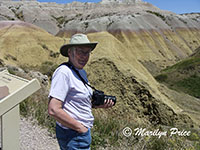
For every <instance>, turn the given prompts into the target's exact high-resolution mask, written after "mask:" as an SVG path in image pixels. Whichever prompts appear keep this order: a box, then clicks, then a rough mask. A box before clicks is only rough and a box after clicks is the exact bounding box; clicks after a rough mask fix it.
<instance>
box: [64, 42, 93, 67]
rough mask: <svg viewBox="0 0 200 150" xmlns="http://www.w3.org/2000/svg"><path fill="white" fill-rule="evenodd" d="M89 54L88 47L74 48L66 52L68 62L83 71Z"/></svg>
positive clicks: (89, 49)
mask: <svg viewBox="0 0 200 150" xmlns="http://www.w3.org/2000/svg"><path fill="white" fill-rule="evenodd" d="M90 52H91V48H90V47H84V46H79V47H75V50H69V51H68V56H69V60H70V62H71V63H72V64H73V65H74V66H75V67H76V68H77V69H83V67H84V66H85V65H86V64H87V62H88V60H89V57H90Z"/></svg>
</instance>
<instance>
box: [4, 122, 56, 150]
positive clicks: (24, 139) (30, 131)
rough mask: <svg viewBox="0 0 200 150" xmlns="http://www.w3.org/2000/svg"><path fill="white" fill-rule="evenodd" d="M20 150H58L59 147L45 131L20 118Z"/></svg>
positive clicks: (53, 138)
mask: <svg viewBox="0 0 200 150" xmlns="http://www.w3.org/2000/svg"><path fill="white" fill-rule="evenodd" d="M0 135H1V134H0ZM0 143H1V142H0ZM0 146H1V144H0ZM20 150H59V147H58V143H57V140H56V138H55V137H52V136H51V135H50V134H49V132H48V131H47V129H44V128H42V127H40V126H38V125H37V123H35V122H34V121H31V120H30V119H26V118H21V121H20Z"/></svg>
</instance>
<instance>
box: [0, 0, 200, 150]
mask: <svg viewBox="0 0 200 150" xmlns="http://www.w3.org/2000/svg"><path fill="white" fill-rule="evenodd" d="M0 4H1V10H0V16H1V20H23V22H22V21H0V65H2V66H3V65H8V64H11V65H15V66H18V67H22V66H26V67H29V69H32V68H34V67H37V66H40V65H41V64H42V63H45V62H48V61H49V62H53V63H54V64H57V65H59V64H60V63H61V62H63V61H66V58H64V57H62V56H61V55H60V54H59V48H60V46H62V45H63V44H64V43H68V42H69V37H70V36H71V34H73V33H77V32H83V33H86V34H88V37H89V39H90V40H91V41H98V43H99V44H98V45H97V47H96V49H95V50H94V51H93V52H92V54H91V58H90V61H89V63H88V65H87V66H86V70H87V73H88V78H89V80H90V82H91V84H92V85H94V86H95V87H96V88H98V89H100V90H104V91H105V92H106V93H107V94H112V95H116V96H117V104H116V106H115V107H114V108H113V109H111V110H106V111H102V110H94V114H95V116H96V117H97V118H98V117H99V118H100V117H102V116H103V117H105V118H104V119H105V120H106V121H109V119H110V118H116V119H118V120H120V122H123V123H124V124H125V123H126V122H129V124H132V125H134V124H136V122H137V124H139V125H146V126H152V125H163V126H169V127H185V128H187V129H193V128H195V129H196V128H199V126H198V125H199V122H200V118H199V116H200V112H199V110H198V107H199V106H200V101H199V99H196V98H193V97H191V96H188V95H186V94H184V93H178V92H175V91H171V90H169V89H167V88H166V87H165V86H164V85H161V84H159V83H158V82H157V81H156V80H155V79H154V77H153V75H154V74H157V73H158V72H159V71H160V69H161V68H165V67H166V66H169V65H172V64H174V63H176V62H177V61H179V60H182V59H183V58H186V57H188V56H189V55H191V54H192V53H193V52H194V50H195V49H196V48H197V47H199V45H200V36H199V35H200V24H199V22H200V20H199V16H200V15H199V14H185V15H176V14H174V13H172V12H167V11H162V10H160V9H158V8H156V7H154V6H152V5H151V4H148V3H143V2H141V1H138V2H137V3H132V4H129V5H127V4H116V3H99V4H91V3H77V2H74V3H71V4H66V5H58V4H53V3H50V4H47V3H43V4H42V3H38V2H30V3H28V2H0ZM31 6H34V7H31ZM30 7H31V8H30ZM111 8H115V9H111ZM102 10H104V11H102ZM37 11H40V12H41V13H37V14H35V12H37ZM61 14H62V15H61ZM24 21H25V22H24ZM48 32H50V33H53V34H54V35H55V34H56V35H57V36H54V35H52V34H50V33H48ZM50 64H52V63H50ZM44 86H46V85H44ZM47 87H48V86H47ZM43 90H44V89H43ZM42 93H48V92H47V91H46V92H42ZM183 101H184V102H183ZM187 102H190V104H192V106H191V105H185V104H186V103H187ZM182 104H184V106H183V105H182ZM193 106H195V107H193ZM191 109H193V111H189V110H191ZM45 113H46V112H45ZM194 114H195V115H194ZM46 115H47V114H46ZM122 127H123V126H120V128H122ZM113 132H114V131H113ZM182 144H184V142H182ZM186 145H187V144H186ZM120 148H121V147H120Z"/></svg>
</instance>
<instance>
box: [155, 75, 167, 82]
mask: <svg viewBox="0 0 200 150" xmlns="http://www.w3.org/2000/svg"><path fill="white" fill-rule="evenodd" d="M155 79H156V80H157V81H159V82H165V81H166V80H167V75H166V74H160V75H158V76H156V77H155Z"/></svg>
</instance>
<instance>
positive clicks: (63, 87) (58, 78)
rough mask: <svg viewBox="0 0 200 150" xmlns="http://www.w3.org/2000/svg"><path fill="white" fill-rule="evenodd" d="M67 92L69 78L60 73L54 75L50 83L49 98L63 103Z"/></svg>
mask: <svg viewBox="0 0 200 150" xmlns="http://www.w3.org/2000/svg"><path fill="white" fill-rule="evenodd" d="M68 91H69V78H68V76H67V75H66V74H64V73H63V72H61V71H57V72H55V73H54V75H53V77H52V82H51V88H50V92H49V97H50V96H51V97H54V98H56V99H59V100H61V101H63V102H64V100H65V98H66V96H67V93H68Z"/></svg>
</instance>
